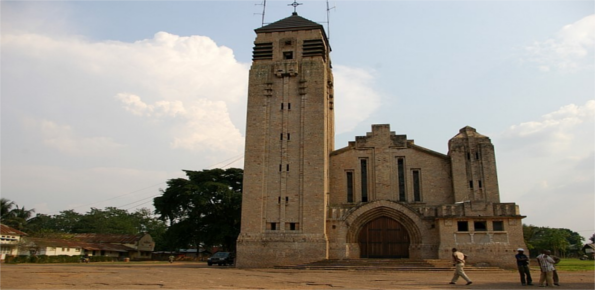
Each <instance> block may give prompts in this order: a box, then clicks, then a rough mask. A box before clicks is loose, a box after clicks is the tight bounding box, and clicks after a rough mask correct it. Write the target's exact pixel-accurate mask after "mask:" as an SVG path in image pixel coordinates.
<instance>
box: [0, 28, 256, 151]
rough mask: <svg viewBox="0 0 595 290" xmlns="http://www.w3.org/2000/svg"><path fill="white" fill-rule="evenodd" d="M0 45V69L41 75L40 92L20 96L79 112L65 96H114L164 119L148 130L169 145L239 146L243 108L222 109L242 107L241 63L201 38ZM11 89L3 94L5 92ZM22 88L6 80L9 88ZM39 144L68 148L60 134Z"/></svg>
mask: <svg viewBox="0 0 595 290" xmlns="http://www.w3.org/2000/svg"><path fill="white" fill-rule="evenodd" d="M2 49H3V55H4V54H5V55H6V56H8V58H9V61H8V62H7V63H6V66H5V67H3V68H4V69H6V71H11V76H22V77H23V79H28V78H39V79H41V80H42V81H41V82H40V83H39V84H38V86H39V87H43V88H44V89H45V90H43V92H41V93H39V95H34V94H31V93H30V94H28V97H31V98H44V100H48V99H54V103H60V104H61V108H60V107H58V109H57V110H63V111H71V110H80V107H76V108H68V107H69V106H72V105H73V104H74V103H75V102H71V100H78V99H80V98H83V99H85V101H87V102H96V101H97V102H99V100H101V99H105V98H112V97H114V96H115V97H116V99H117V100H118V101H119V102H121V104H122V105H123V106H124V109H125V110H126V111H129V112H130V113H132V114H134V115H137V116H142V117H145V118H148V120H151V121H155V120H161V119H164V118H169V119H168V121H171V122H170V123H168V125H169V127H168V128H166V129H165V130H167V131H166V132H154V133H155V134H159V135H162V136H169V138H171V139H170V143H171V144H172V147H173V148H178V149H184V150H192V151H204V150H223V151H225V152H227V153H228V152H232V153H235V152H241V151H242V148H243V142H244V141H243V137H242V136H241V131H243V129H244V127H245V118H244V117H243V116H244V115H243V114H244V113H240V114H238V113H234V114H230V113H229V112H230V111H233V112H238V111H239V112H245V109H244V107H245V96H246V92H245V91H246V88H247V80H248V68H247V65H245V64H241V63H238V62H237V61H236V60H235V58H234V55H233V52H232V51H231V49H229V48H226V47H222V46H217V45H216V44H215V42H213V41H212V40H211V39H210V38H208V37H204V36H189V37H182V36H177V35H173V34H169V33H166V32H159V33H156V34H155V36H154V38H152V39H145V40H141V41H136V42H134V43H125V42H119V41H102V42H91V41H87V40H84V39H80V38H77V37H69V38H68V37H65V38H59V39H58V38H51V37H48V36H44V35H39V34H31V33H28V34H7V35H3V38H2ZM60 86H62V88H56V87H60ZM89 86H92V90H91V91H90V90H89ZM46 88H47V89H46ZM65 88H66V89H65ZM12 89H13V88H12V87H11V88H9V89H8V90H7V92H8V93H5V95H8V96H9V98H10V97H12V96H11V93H12V91H11V90H12ZM22 91H23V87H17V86H16V85H14V92H15V94H17V93H22ZM42 94H43V95H42ZM112 100H113V99H112ZM103 105H105V101H104V104H103ZM113 105H117V103H115V102H114V103H113ZM89 108H90V109H92V108H91V107H89ZM105 117H108V118H109V116H105ZM64 122H66V121H64ZM77 122H78V120H77ZM88 122H92V120H88ZM99 122H101V121H99ZM79 125H81V124H80V123H79ZM122 125H123V126H127V124H122ZM129 130H130V131H137V132H138V130H135V128H130V129H129ZM106 131H109V130H106ZM139 138H140V135H139ZM95 141H96V142H99V141H101V140H95ZM104 141H105V140H104ZM47 142H49V143H55V144H53V145H54V146H55V147H57V148H62V149H65V148H66V147H69V146H71V145H69V144H67V142H65V140H62V141H60V142H59V140H57V139H52V140H48V141H47Z"/></svg>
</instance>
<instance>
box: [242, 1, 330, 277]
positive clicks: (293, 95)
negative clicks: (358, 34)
mask: <svg viewBox="0 0 595 290" xmlns="http://www.w3.org/2000/svg"><path fill="white" fill-rule="evenodd" d="M255 32H256V34H257V36H256V40H255V42H254V51H253V62H252V67H251V69H250V79H249V89H248V113H247V122H246V149H245V150H246V151H245V157H244V160H245V161H244V162H245V163H244V188H243V200H242V228H241V233H240V236H239V237H238V241H237V261H236V266H238V267H270V266H274V265H287V264H296V263H307V262H312V261H318V260H322V259H325V258H326V257H327V255H328V254H327V252H328V251H327V248H328V239H327V236H326V233H325V229H326V210H327V209H326V205H327V195H328V191H329V177H328V176H329V172H328V168H329V155H330V152H331V151H332V150H333V146H334V144H333V142H334V115H333V75H332V71H331V64H330V58H329V52H330V47H329V44H328V39H327V37H326V34H325V32H324V29H323V27H322V25H320V24H317V23H315V22H312V21H310V20H307V19H305V18H303V17H300V16H298V15H297V13H295V12H294V13H293V15H292V16H290V17H287V18H285V19H282V20H279V21H277V22H275V23H272V24H269V25H266V26H263V27H261V28H258V29H256V30H255Z"/></svg>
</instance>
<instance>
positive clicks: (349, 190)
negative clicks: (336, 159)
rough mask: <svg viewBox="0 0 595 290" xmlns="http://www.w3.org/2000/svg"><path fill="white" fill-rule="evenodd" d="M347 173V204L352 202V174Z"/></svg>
mask: <svg viewBox="0 0 595 290" xmlns="http://www.w3.org/2000/svg"><path fill="white" fill-rule="evenodd" d="M346 173H347V202H353V172H346Z"/></svg>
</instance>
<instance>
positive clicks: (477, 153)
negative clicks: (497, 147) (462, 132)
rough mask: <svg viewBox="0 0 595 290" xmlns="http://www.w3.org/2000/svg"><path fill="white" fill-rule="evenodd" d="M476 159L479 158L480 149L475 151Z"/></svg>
mask: <svg viewBox="0 0 595 290" xmlns="http://www.w3.org/2000/svg"><path fill="white" fill-rule="evenodd" d="M475 159H477V160H479V151H478V152H475Z"/></svg>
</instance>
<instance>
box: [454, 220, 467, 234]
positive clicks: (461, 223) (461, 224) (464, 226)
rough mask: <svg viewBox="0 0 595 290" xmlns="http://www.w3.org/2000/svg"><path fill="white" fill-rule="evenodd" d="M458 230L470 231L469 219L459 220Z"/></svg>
mask: <svg viewBox="0 0 595 290" xmlns="http://www.w3.org/2000/svg"><path fill="white" fill-rule="evenodd" d="M457 231H459V232H468V231H469V222H467V221H458V222H457Z"/></svg>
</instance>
